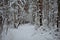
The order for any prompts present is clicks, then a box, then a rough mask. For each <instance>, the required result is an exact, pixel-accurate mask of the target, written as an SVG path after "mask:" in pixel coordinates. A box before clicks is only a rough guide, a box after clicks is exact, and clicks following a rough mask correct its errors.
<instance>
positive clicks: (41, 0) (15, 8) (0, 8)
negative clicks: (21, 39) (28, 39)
mask: <svg viewBox="0 0 60 40" xmlns="http://www.w3.org/2000/svg"><path fill="white" fill-rule="evenodd" d="M27 23H31V24H33V25H36V27H35V29H36V30H38V29H39V28H40V27H42V26H43V27H45V28H48V29H49V30H55V31H57V32H60V0H0V35H1V34H2V32H3V31H4V30H6V32H7V30H8V29H9V28H18V27H19V25H22V24H27ZM5 25H6V27H4V26H5ZM44 30H45V29H44ZM58 34H59V33H57V34H56V35H58ZM58 37H60V36H59V35H58ZM0 38H1V36H0Z"/></svg>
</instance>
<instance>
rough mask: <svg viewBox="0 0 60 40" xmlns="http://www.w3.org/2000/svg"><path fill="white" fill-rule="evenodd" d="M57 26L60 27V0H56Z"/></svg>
mask: <svg viewBox="0 0 60 40" xmlns="http://www.w3.org/2000/svg"><path fill="white" fill-rule="evenodd" d="M57 27H59V28H60V0H58V16H57Z"/></svg>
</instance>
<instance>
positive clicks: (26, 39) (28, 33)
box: [2, 24, 53, 40]
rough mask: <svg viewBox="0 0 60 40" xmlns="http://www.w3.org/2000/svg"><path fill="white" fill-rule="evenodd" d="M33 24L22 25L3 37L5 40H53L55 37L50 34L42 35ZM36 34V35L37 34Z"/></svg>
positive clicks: (10, 30)
mask: <svg viewBox="0 0 60 40" xmlns="http://www.w3.org/2000/svg"><path fill="white" fill-rule="evenodd" d="M34 27H35V26H34V25H32V24H24V25H20V26H19V27H18V29H13V28H12V29H9V30H8V33H7V35H5V36H4V35H3V36H4V37H3V38H2V39H3V40H53V36H52V35H50V34H48V32H46V33H44V34H41V32H40V31H36V30H35V29H34ZM35 33H36V34H35Z"/></svg>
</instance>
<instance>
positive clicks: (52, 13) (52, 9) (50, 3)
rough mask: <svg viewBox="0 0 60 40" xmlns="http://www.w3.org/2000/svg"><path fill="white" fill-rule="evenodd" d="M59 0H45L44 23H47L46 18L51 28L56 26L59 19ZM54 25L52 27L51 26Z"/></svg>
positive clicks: (47, 24)
mask: <svg viewBox="0 0 60 40" xmlns="http://www.w3.org/2000/svg"><path fill="white" fill-rule="evenodd" d="M57 7H58V6H57V0H56V1H55V0H43V25H45V23H44V20H46V21H47V23H46V26H48V27H49V28H55V27H57V26H56V23H57V22H56V19H57V17H56V16H57V11H58V8H57ZM51 26H52V27H51Z"/></svg>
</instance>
